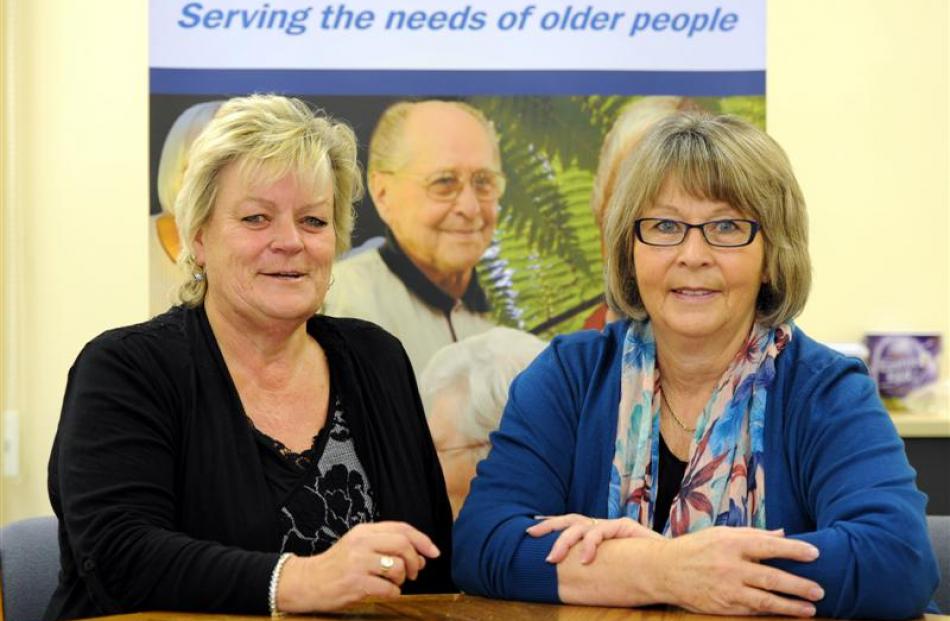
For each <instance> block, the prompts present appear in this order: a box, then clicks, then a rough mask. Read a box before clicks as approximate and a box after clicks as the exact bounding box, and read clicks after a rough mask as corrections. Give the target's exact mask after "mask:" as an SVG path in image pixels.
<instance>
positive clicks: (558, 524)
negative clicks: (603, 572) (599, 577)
mask: <svg viewBox="0 0 950 621" xmlns="http://www.w3.org/2000/svg"><path fill="white" fill-rule="evenodd" d="M539 517H540V519H541V520H542V521H541V522H538V523H537V524H535V525H534V526H532V527H530V528H528V530H527V533H528V534H529V535H531V536H532V537H541V536H544V535H547V534H548V533H551V532H554V531H558V530H559V531H561V535H560V536H559V537H558V538H557V541H555V542H554V545H553V546H551V552H550V553H549V554H548V556H547V558H546V559H545V560H546V561H547V562H549V563H555V564H556V563H560V562H561V561H563V560H564V559H565V558H566V557H567V554H568V552H570V551H571V548H573V547H574V546H575V545H577V544H578V542H580V546H581V563H582V564H584V565H587V564H590V563H592V562H593V561H594V558H596V556H597V546H599V545H600V544H601V542H602V541H605V540H607V539H622V538H627V537H647V538H650V539H664V537H663V536H662V535H660V534H659V533H656V532H653V531H652V530H650V529H649V528H647V527H645V526H643V525H641V524H639V523H638V522H634V521H633V520H631V519H630V518H617V519H614V520H599V519H597V518H592V517H587V516H586V515H580V514H578V513H568V514H566V515H555V516H539Z"/></svg>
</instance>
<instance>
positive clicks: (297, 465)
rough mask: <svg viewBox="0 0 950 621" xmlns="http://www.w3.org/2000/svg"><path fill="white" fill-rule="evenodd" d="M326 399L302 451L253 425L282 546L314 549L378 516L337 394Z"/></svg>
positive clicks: (294, 549)
mask: <svg viewBox="0 0 950 621" xmlns="http://www.w3.org/2000/svg"><path fill="white" fill-rule="evenodd" d="M330 403H332V404H333V406H332V407H331V408H330V410H331V411H330V412H329V413H328V415H327V422H326V424H325V425H324V426H323V429H321V430H320V432H319V433H318V434H317V435H316V436H314V438H313V445H312V446H311V447H310V448H309V449H307V450H306V451H304V452H302V453H294V452H293V451H291V450H290V449H289V448H287V447H286V446H284V444H283V443H281V442H280V441H278V440H275V439H274V438H271V437H270V436H268V435H266V434H264V433H263V432H261V431H258V430H257V429H254V435H255V436H256V438H257V440H258V446H259V448H260V453H261V461H262V463H263V466H264V476H265V477H266V478H267V482H268V483H269V484H270V486H271V489H272V490H273V492H274V498H275V499H276V501H277V505H278V507H279V513H280V531H281V533H282V535H281V546H280V549H281V552H293V553H294V554H297V555H300V556H311V555H314V554H319V553H320V552H323V551H325V550H326V549H327V548H329V547H330V546H331V545H333V544H334V543H335V542H336V541H337V540H338V539H339V538H340V537H342V536H343V535H344V534H345V533H346V531H348V530H350V529H351V528H353V527H354V526H355V525H357V524H360V523H362V522H372V521H374V520H375V519H376V517H377V516H376V511H375V504H374V502H373V494H372V490H371V489H370V485H369V483H368V481H367V478H366V472H365V471H364V469H363V465H362V464H361V463H360V460H359V458H358V457H357V455H356V450H355V448H354V447H353V438H352V436H351V435H350V428H349V426H348V425H347V421H346V416H345V415H344V408H343V403H342V399H341V398H340V396H339V395H338V394H334V392H333V391H332V390H331V393H330ZM248 421H249V422H250V419H248ZM252 426H253V425H252Z"/></svg>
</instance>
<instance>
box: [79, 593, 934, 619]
mask: <svg viewBox="0 0 950 621" xmlns="http://www.w3.org/2000/svg"><path fill="white" fill-rule="evenodd" d="M267 618H269V617H249V616H240V615H214V614H210V615H209V614H198V613H188V612H138V613H134V614H128V615H118V616H112V617H99V618H98V619H99V620H100V621H105V620H106V619H108V620H109V621H260V620H261V619H267ZM285 618H286V619H287V620H288V621H298V620H299V621H305V620H307V619H332V620H335V621H347V620H354V619H365V620H378V621H381V620H384V619H451V620H457V621H463V620H464V621H468V620H472V621H476V620H486V621H487V620H491V621H518V620H520V619H529V620H530V621H621V620H624V621H740V620H741V621H749V619H750V617H717V616H710V615H698V614H693V613H689V612H685V611H682V610H675V609H670V608H648V609H636V610H631V609H627V608H595V607H590V606H555V605H550V604H527V603H523V602H508V601H503V600H495V599H485V598H482V597H475V596H473V595H405V596H403V597H400V598H398V599H394V600H387V601H376V602H368V603H363V604H359V605H356V606H352V607H350V608H347V609H346V610H344V611H342V612H338V613H335V614H322V615H300V616H298V615H288V616H287V617H285ZM771 618H772V619H779V618H780V617H771ZM922 619H925V620H926V621H950V617H948V616H943V615H924V616H923V617H922Z"/></svg>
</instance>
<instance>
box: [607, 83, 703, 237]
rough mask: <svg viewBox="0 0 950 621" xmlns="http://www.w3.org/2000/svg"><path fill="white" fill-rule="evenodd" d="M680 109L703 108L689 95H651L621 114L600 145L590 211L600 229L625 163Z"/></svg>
mask: <svg viewBox="0 0 950 621" xmlns="http://www.w3.org/2000/svg"><path fill="white" fill-rule="evenodd" d="M680 110H701V108H700V107H699V105H698V104H697V103H696V102H694V101H693V100H692V99H690V98H688V97H668V96H647V97H643V98H641V99H638V100H636V101H634V102H632V103H630V104H627V105H626V106H624V107H623V109H622V110H621V111H620V114H619V115H617V118H616V120H615V121H614V124H613V125H611V127H610V131H608V132H607V135H606V136H604V143H603V145H601V147H600V157H599V158H598V160H597V172H596V173H595V174H594V185H593V187H592V188H591V193H590V210H591V212H592V213H593V214H594V220H595V221H596V222H597V228H600V229H602V228H603V226H604V211H605V209H604V208H605V207H606V206H607V203H608V202H609V201H610V197H611V196H613V193H614V189H615V187H616V184H617V175H618V172H619V171H620V164H621V162H623V160H624V158H626V156H627V154H629V153H630V150H631V149H633V148H634V147H635V146H637V143H638V142H639V141H640V139H641V138H643V136H644V134H646V133H647V131H648V130H649V129H650V128H651V127H653V125H655V124H656V123H657V122H658V121H660V120H662V119H664V118H666V117H668V116H670V115H671V114H675V113H676V112H678V111H680Z"/></svg>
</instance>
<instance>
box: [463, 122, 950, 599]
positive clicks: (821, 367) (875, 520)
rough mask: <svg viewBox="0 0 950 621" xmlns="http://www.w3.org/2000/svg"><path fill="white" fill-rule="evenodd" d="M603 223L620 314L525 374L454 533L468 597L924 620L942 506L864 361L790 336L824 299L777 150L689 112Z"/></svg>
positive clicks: (559, 342) (658, 142)
mask: <svg viewBox="0 0 950 621" xmlns="http://www.w3.org/2000/svg"><path fill="white" fill-rule="evenodd" d="M620 175H621V181H620V185H619V187H618V189H617V192H616V193H615V195H614V197H613V198H612V199H611V203H610V205H609V207H608V216H607V222H606V227H605V233H606V245H607V277H606V279H607V291H608V301H609V303H610V305H611V307H612V308H613V309H614V310H615V311H616V312H617V313H619V314H620V315H621V316H622V317H624V319H623V320H622V321H618V322H615V323H612V324H609V325H608V326H607V327H606V328H605V329H604V331H603V332H583V333H579V334H575V335H569V336H566V337H559V338H557V339H555V340H554V341H553V342H552V343H551V345H550V346H549V347H548V349H547V350H545V352H544V353H542V354H541V356H539V358H538V359H537V360H536V361H535V362H534V363H533V364H532V365H531V366H530V367H529V368H528V369H527V370H526V371H525V372H524V373H523V374H522V375H521V376H519V378H518V379H516V380H515V382H514V384H513V386H512V389H511V393H510V396H509V401H508V405H507V407H506V410H505V413H504V415H503V417H502V421H501V426H500V430H499V431H498V432H497V433H496V434H495V435H494V436H493V437H492V444H493V446H492V450H491V452H490V454H489V456H488V458H487V459H486V460H485V461H483V462H482V463H481V464H480V465H479V468H478V476H477V477H476V479H475V480H474V481H473V483H472V488H471V493H470V494H469V497H468V500H467V502H466V504H465V506H464V507H463V509H462V512H461V514H460V516H459V518H458V520H457V522H456V526H455V532H454V540H455V547H454V551H455V556H454V560H453V572H454V577H455V580H456V583H457V584H458V586H459V587H460V588H462V589H463V590H465V591H467V592H471V593H479V594H484V595H489V596H496V597H504V598H512V599H526V600H537V601H551V602H556V601H562V602H567V603H581V604H595V605H615V606H640V605H648V604H672V605H675V606H679V607H682V608H686V609H688V610H692V611H697V612H704V613H713V614H781V615H792V616H802V617H807V616H813V615H816V614H817V615H819V616H825V617H828V616H834V617H848V618H909V617H914V616H917V615H919V614H921V612H923V610H924V608H925V607H926V606H927V605H928V601H929V599H930V596H931V594H932V593H933V591H934V588H935V587H936V584H937V570H936V565H935V561H934V557H933V552H932V550H931V547H930V544H929V541H928V537H927V528H926V523H925V519H924V506H925V503H926V498H925V496H924V495H923V494H921V493H920V492H919V491H918V490H917V489H916V487H915V484H914V471H913V470H912V469H911V468H910V466H909V465H908V463H907V459H906V457H905V455H904V451H903V445H902V443H901V440H900V438H899V437H898V436H897V434H896V432H895V430H894V426H893V425H892V423H891V421H890V419H889V418H888V414H887V412H886V411H885V409H884V407H883V405H882V404H881V401H880V400H879V398H878V396H877V392H876V390H875V386H874V383H873V381H872V380H871V379H870V378H869V377H868V375H867V372H866V370H865V368H864V366H863V365H862V364H861V363H860V362H859V361H857V360H854V359H849V358H846V357H844V356H841V355H839V354H837V353H835V352H834V351H832V350H830V349H828V348H827V347H824V346H822V345H820V344H819V343H817V342H815V341H813V340H812V339H810V338H809V337H808V336H807V335H806V334H804V333H803V332H802V331H801V330H800V329H799V328H798V327H796V326H795V325H794V324H793V323H792V319H793V318H794V317H795V316H796V315H798V313H799V312H800V311H801V310H802V307H803V306H804V304H805V300H806V297H807V294H808V289H809V285H810V280H811V278H810V269H811V268H810V262H809V257H808V248H807V216H806V213H805V205H804V200H803V198H802V195H801V191H800V189H799V187H798V183H797V182H796V180H795V177H794V175H793V173H792V170H791V166H790V164H789V161H788V159H787V157H786V156H785V154H784V152H783V151H782V149H781V148H780V147H779V146H778V145H777V144H776V143H775V142H774V141H773V140H772V139H771V138H769V137H768V136H767V135H766V134H764V133H763V132H761V131H760V130H758V129H756V128H754V127H752V126H751V125H749V124H747V123H745V122H743V121H740V120H738V119H735V118H733V117H707V116H700V115H697V114H691V113H678V114H676V115H674V116H671V117H670V118H668V119H666V120H664V121H662V122H660V123H659V124H658V125H657V126H656V127H655V128H654V129H652V130H651V131H650V132H649V133H648V134H647V135H646V137H645V138H644V139H643V141H642V142H641V143H640V144H639V145H638V146H637V148H635V149H634V151H633V152H632V153H631V154H630V155H629V156H628V157H627V158H626V160H625V162H624V164H623V166H622V169H621V172H620Z"/></svg>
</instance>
